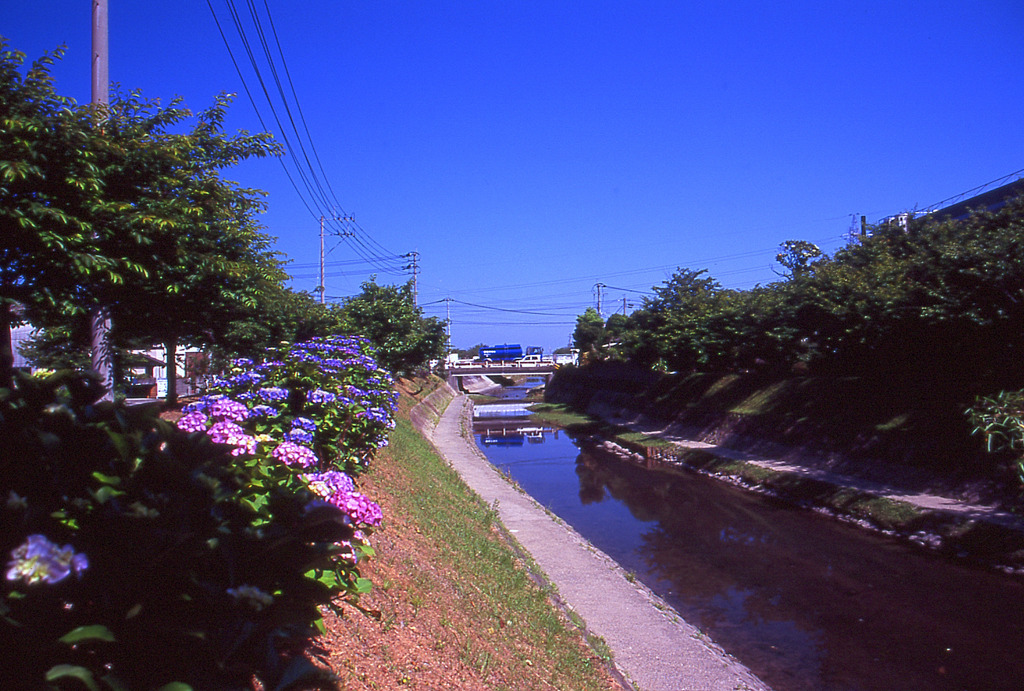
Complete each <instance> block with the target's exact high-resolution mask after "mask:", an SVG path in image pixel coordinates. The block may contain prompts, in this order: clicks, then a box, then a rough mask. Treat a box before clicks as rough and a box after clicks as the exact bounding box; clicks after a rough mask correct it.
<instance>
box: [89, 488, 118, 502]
mask: <svg viewBox="0 0 1024 691" xmlns="http://www.w3.org/2000/svg"><path fill="white" fill-rule="evenodd" d="M122 494H124V492H122V491H121V490H117V489H114V488H113V487H111V486H110V485H104V486H103V487H100V488H99V489H98V490H96V491H95V492H93V493H92V495H93V496H94V497H96V501H98V502H99V503H101V504H105V503H106V502H107V500H108V499H113V498H114V497H119V496H121V495H122Z"/></svg>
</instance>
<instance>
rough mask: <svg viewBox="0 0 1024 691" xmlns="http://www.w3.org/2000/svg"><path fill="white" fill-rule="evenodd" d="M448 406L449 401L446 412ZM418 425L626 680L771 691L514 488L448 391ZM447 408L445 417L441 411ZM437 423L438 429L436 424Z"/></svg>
mask: <svg viewBox="0 0 1024 691" xmlns="http://www.w3.org/2000/svg"><path fill="white" fill-rule="evenodd" d="M445 399H448V400H450V403H449V404H448V405H447V406H444V403H445ZM421 405H423V406H425V407H424V410H422V411H420V412H419V413H416V414H415V415H414V420H418V422H417V424H418V425H419V426H420V429H421V430H422V431H424V432H425V433H426V434H427V436H429V438H430V439H431V440H432V441H433V443H434V445H435V446H436V447H437V449H438V450H439V451H440V453H441V454H442V455H443V456H444V457H445V458H446V459H447V460H448V462H449V463H450V464H451V465H452V467H453V468H454V469H455V470H456V471H457V472H458V473H459V474H460V475H461V476H462V478H463V479H464V481H465V482H466V483H467V484H468V485H469V486H470V487H471V488H472V489H473V490H474V491H476V492H477V493H478V494H479V495H480V497H481V498H482V499H483V500H484V501H485V502H487V503H488V504H490V505H492V506H494V507H495V509H496V511H497V512H498V516H499V518H500V520H501V522H502V524H503V525H504V527H505V529H506V530H507V531H508V533H509V534H510V536H511V537H512V538H513V539H515V540H516V541H517V542H518V543H519V544H520V545H521V547H522V548H523V549H524V550H525V551H526V552H527V553H528V554H529V555H530V556H531V558H532V559H533V561H534V562H535V564H536V565H537V566H538V567H539V568H540V569H541V571H542V572H543V574H544V576H545V577H546V578H547V579H548V580H549V582H550V583H551V584H552V586H553V590H554V596H555V597H556V598H557V599H558V600H560V601H561V604H563V605H564V606H565V607H567V608H568V609H570V610H571V611H573V612H574V613H575V614H577V615H578V616H579V617H580V618H581V619H582V620H583V621H584V622H585V625H586V627H587V629H588V631H589V632H590V633H592V634H595V635H598V636H600V637H601V638H603V639H604V641H605V643H606V644H607V645H608V647H609V648H610V649H611V651H612V654H613V662H614V664H615V666H616V668H617V669H618V670H619V671H620V672H621V674H622V676H623V677H624V678H625V679H627V680H628V681H629V683H631V684H633V685H634V687H635V688H637V689H641V690H642V691H685V690H694V691H697V690H707V691H719V690H721V691H735V690H737V689H747V690H767V688H768V687H767V686H766V685H765V684H764V683H763V682H761V681H760V680H759V679H757V677H755V676H754V675H753V674H752V673H751V672H750V670H748V669H747V668H746V667H744V666H743V665H742V664H740V663H739V662H738V661H736V660H735V659H734V658H732V657H730V656H729V655H727V654H726V653H725V652H724V651H722V650H721V648H719V647H718V646H716V645H715V644H714V643H713V642H712V641H710V640H709V639H708V638H707V637H706V636H704V635H703V634H702V633H701V632H700V631H699V630H697V629H696V628H695V627H693V626H691V625H690V624H688V623H687V622H685V621H683V620H682V619H681V618H680V617H679V615H678V614H677V613H676V612H675V611H674V610H673V609H672V608H671V607H669V606H668V605H667V604H666V603H665V602H664V601H663V600H661V599H660V598H658V597H657V596H655V595H654V594H653V593H651V592H650V591H649V590H648V589H646V588H644V587H643V586H642V585H641V584H639V583H636V582H634V581H633V580H632V579H630V578H628V577H627V574H626V573H625V572H624V571H623V570H622V569H621V568H620V567H619V566H618V565H617V564H616V563H615V562H614V561H613V560H612V559H611V558H609V557H608V556H607V555H605V554H604V553H603V552H601V551H599V550H597V549H596V548H595V547H593V545H591V544H590V543H589V542H587V541H586V540H584V539H583V538H582V537H580V536H579V535H578V534H577V533H576V532H575V531H574V530H572V529H571V528H570V527H569V526H567V525H565V524H564V523H563V522H561V521H559V520H558V519H557V518H556V517H554V516H552V515H551V514H549V513H548V512H546V511H545V510H544V509H543V507H541V506H540V505H538V504H537V502H535V501H534V500H533V499H532V498H530V497H529V496H527V495H526V494H524V493H523V492H521V491H519V490H518V489H516V488H515V487H514V486H512V485H511V484H510V483H509V482H508V480H507V479H506V478H505V477H503V476H502V475H501V474H500V473H498V471H497V470H496V469H495V468H494V467H493V466H492V465H491V464H490V463H489V462H488V461H487V460H486V459H485V458H484V457H483V455H482V453H481V452H480V451H479V450H478V449H477V447H476V445H475V443H474V442H473V440H472V434H471V430H470V424H471V416H472V413H471V410H472V404H471V402H470V401H469V400H468V398H466V397H465V396H457V397H456V396H455V393H454V391H452V390H451V389H450V388H449V387H447V386H445V387H444V388H443V389H439V390H437V391H435V392H434V393H433V394H431V396H429V397H428V398H427V400H426V401H425V402H424V404H421ZM442 407H443V412H441V413H440V415H438V414H437V413H438V411H439V410H441V409H442ZM435 421H436V424H435Z"/></svg>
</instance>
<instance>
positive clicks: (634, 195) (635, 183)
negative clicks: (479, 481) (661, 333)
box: [0, 0, 1024, 349]
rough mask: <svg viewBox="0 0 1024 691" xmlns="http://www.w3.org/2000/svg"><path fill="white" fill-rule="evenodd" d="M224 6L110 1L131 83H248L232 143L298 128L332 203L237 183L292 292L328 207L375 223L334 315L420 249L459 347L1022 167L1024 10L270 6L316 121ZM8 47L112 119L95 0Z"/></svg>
mask: <svg viewBox="0 0 1024 691" xmlns="http://www.w3.org/2000/svg"><path fill="white" fill-rule="evenodd" d="M211 4H212V6H213V10H214V12H211V9H210V6H209V5H208V4H207V2H205V1H201V0H178V1H177V2H174V3H156V2H128V1H126V0H110V50H111V59H110V78H111V80H113V81H116V82H118V83H120V84H121V85H123V86H124V87H126V88H139V89H142V91H143V93H144V94H145V95H147V96H151V97H159V98H161V99H163V100H165V101H166V100H167V99H169V98H171V97H172V96H175V95H181V96H183V97H184V98H185V101H186V103H187V104H188V105H189V106H190V107H192V108H193V109H196V110H198V109H202V108H205V107H207V106H209V105H210V104H211V103H212V100H213V98H214V96H215V95H216V94H217V93H219V92H221V91H227V92H233V93H238V94H239V96H238V99H237V100H236V102H235V105H234V106H233V107H232V109H231V113H230V118H229V122H228V126H229V128H230V129H232V130H234V129H236V128H245V129H249V130H261V129H264V126H263V125H261V122H260V118H262V119H263V122H264V123H265V124H266V127H267V128H268V129H269V130H270V131H272V132H274V133H275V134H276V135H278V136H280V135H281V133H282V130H283V131H284V132H285V134H286V135H287V136H288V137H289V139H290V140H291V141H292V144H293V149H294V150H295V151H297V152H299V154H298V158H297V159H293V160H298V161H300V165H301V161H302V160H303V158H304V156H305V157H306V158H309V159H310V160H311V161H314V162H316V161H318V162H317V163H313V167H314V170H315V172H316V176H317V180H318V181H319V182H320V184H321V186H322V188H323V189H325V190H329V192H328V193H327V194H325V195H322V196H318V195H317V194H316V193H310V192H308V191H306V190H305V189H304V186H303V185H302V184H301V183H300V184H299V185H298V187H299V190H301V192H299V191H296V189H295V186H294V185H293V183H292V182H291V181H290V180H289V177H288V175H286V173H285V170H286V169H289V165H292V164H290V163H289V162H286V163H285V165H284V166H282V164H281V162H279V161H277V160H265V161H257V162H248V163H246V164H243V165H242V166H240V167H239V168H238V169H236V170H235V171H233V172H232V174H231V175H230V176H229V177H232V178H233V179H236V180H238V181H239V182H241V183H242V184H244V185H246V186H251V187H257V188H261V189H264V190H266V191H267V192H269V197H268V202H269V205H270V208H269V211H268V213H267V214H266V215H265V216H264V218H263V219H262V221H263V223H264V225H265V226H266V231H267V233H268V234H270V235H272V236H274V237H276V238H278V243H277V247H278V249H279V250H280V251H281V252H283V253H284V254H285V255H286V256H287V257H288V258H289V259H291V260H292V265H291V266H290V267H289V271H290V273H291V274H292V275H293V276H294V277H295V278H294V283H293V285H294V287H295V288H296V289H300V290H308V291H311V292H312V291H314V290H315V288H316V286H317V285H318V284H319V276H318V271H319V269H318V257H319V216H320V215H321V214H326V215H328V216H330V215H337V216H350V217H354V218H355V224H354V225H353V224H351V223H347V222H338V221H336V222H329V223H328V224H327V225H328V237H327V250H328V253H327V279H326V281H325V283H326V286H327V287H326V295H327V296H328V298H329V299H330V298H335V299H338V298H341V297H344V296H346V295H352V294H355V293H357V292H359V286H360V283H361V282H362V281H364V280H366V279H367V278H368V277H369V276H370V275H373V274H376V275H377V280H378V282H380V283H403V282H404V281H405V280H407V279H408V278H409V276H408V271H407V270H404V269H403V267H405V266H408V265H409V264H410V262H411V260H410V259H408V258H404V259H403V258H401V255H405V254H408V253H410V252H418V259H417V265H418V268H419V275H418V299H419V303H420V304H421V305H422V306H423V307H424V310H425V312H426V313H427V314H430V315H436V316H439V317H442V318H444V317H445V316H446V315H447V314H448V313H449V312H448V310H449V309H450V314H451V318H452V327H451V330H452V342H453V345H455V346H456V347H469V346H471V345H474V344H477V343H481V342H483V343H488V344H494V343H505V342H509V343H523V344H533V345H543V346H545V347H546V348H547V349H552V348H555V347H559V346H563V345H567V344H568V342H569V340H570V337H571V333H572V329H573V325H574V323H575V317H576V315H578V314H580V313H582V312H583V310H585V309H586V308H587V307H589V306H596V300H597V295H596V292H597V291H596V290H595V286H596V285H597V284H604V285H605V286H607V287H606V288H604V289H602V291H601V294H602V298H603V307H604V313H605V316H608V315H609V314H610V313H611V312H612V311H622V310H623V308H625V309H626V310H627V311H629V310H631V309H632V307H633V305H637V304H639V303H640V301H641V300H642V298H643V294H644V293H649V292H650V289H651V287H652V286H654V285H659V284H661V283H662V282H664V281H665V280H666V279H667V278H668V277H669V276H670V275H671V274H672V273H673V272H674V271H675V270H676V268H677V267H688V268H691V269H707V270H708V271H709V273H710V275H711V276H713V277H714V278H716V279H718V280H719V281H720V282H721V283H722V284H723V285H725V286H726V287H731V288H749V287H752V286H754V285H756V284H758V283H761V284H764V283H769V282H771V281H773V280H776V279H777V278H778V277H777V275H776V274H775V273H774V272H773V268H774V269H777V268H778V266H777V265H776V264H775V262H774V257H775V254H776V253H777V248H778V246H779V244H780V243H781V242H783V241H785V240H790V239H800V240H810V241H811V242H814V243H816V244H818V245H819V246H820V247H821V248H822V249H823V250H825V251H826V252H828V253H831V252H833V251H835V250H836V249H837V248H839V247H841V246H842V245H843V244H844V243H845V241H846V236H847V234H848V232H849V230H850V227H851V222H852V220H853V219H854V218H857V219H859V217H860V216H861V215H864V216H867V218H868V220H869V221H877V220H878V219H879V218H881V217H884V216H887V215H889V214H893V213H898V212H900V211H905V210H910V209H923V208H927V207H929V206H931V205H933V204H935V203H936V202H940V201H943V200H946V199H949V198H951V197H955V196H956V195H959V194H961V193H963V192H966V191H968V190H971V189H973V188H976V187H978V186H981V185H984V184H985V183H989V182H992V181H995V180H1000V179H1002V178H1004V176H1008V175H1010V174H1012V173H1016V172H1017V171H1020V170H1022V169H1024V141H1022V135H1021V123H1022V122H1024V119H1022V115H1024V70H1021V69H1020V65H1022V64H1024V39H1022V37H1024V4H1022V3H1020V2H1019V1H1017V0H1006V1H995V0H992V1H979V2H973V3H965V2H939V1H934V0H933V1H927V2H919V1H916V0H908V1H906V2H891V1H888V0H886V1H881V2H874V1H872V2H848V3H828V2H821V1H820V0H817V1H814V2H802V1H801V2H787V1H784V0H783V1H780V2H771V3H769V2H731V3H726V2H683V1H679V2H637V1H616V2H610V1H601V0H591V1H588V2H580V1H578V0H577V1H575V2H570V1H568V0H566V1H556V0H548V1H545V2H530V1H528V0H523V1H519V2H512V1H508V0H506V1H500V2H499V1H497V0H495V1H488V0H472V1H469V0H467V1H465V2H452V1H446V0H437V1H434V2H429V3H428V2H412V1H409V0H405V1H397V0H395V1H385V0H378V1H377V2H366V1H365V0H364V1H361V2H355V1H349V0H331V1H329V2H327V1H319V0H306V1H305V2H302V3H294V2H281V1H280V0H265V2H264V1H261V0H254V2H253V6H254V7H256V9H257V11H258V16H259V18H260V22H261V24H262V26H263V28H264V31H265V34H266V35H268V41H269V43H270V46H271V51H270V52H271V55H272V56H273V58H274V60H275V65H276V66H277V69H278V74H279V75H280V76H281V78H282V83H283V84H284V87H283V88H284V92H285V94H286V95H287V97H288V101H287V102H288V104H289V107H290V109H291V113H292V115H293V118H294V119H295V120H296V122H297V123H298V124H297V127H296V128H295V129H294V130H291V129H289V127H290V125H289V124H288V120H287V118H285V117H283V116H282V120H283V122H284V123H285V124H284V126H283V127H281V128H279V127H278V126H277V124H276V123H275V121H274V117H273V112H274V110H272V109H271V107H270V105H268V102H267V101H266V100H265V99H264V97H263V95H262V91H261V90H260V86H259V81H258V79H257V77H256V71H255V70H254V68H253V67H252V66H251V65H250V64H249V62H248V58H247V56H246V52H245V50H244V47H243V44H242V42H241V40H240V38H239V36H238V32H237V30H236V29H235V28H234V25H233V24H232V23H231V17H230V13H229V8H228V5H227V4H226V2H225V0H211ZM235 7H236V8H237V10H238V12H239V13H240V15H243V16H242V20H243V27H244V29H245V33H246V36H247V37H248V38H249V41H250V45H251V46H252V47H253V48H255V49H256V50H257V65H258V67H259V69H260V72H261V74H263V75H264V77H265V79H267V80H268V87H269V88H270V89H271V92H272V93H274V86H273V84H272V83H270V81H271V80H270V75H271V71H270V67H269V63H268V62H267V61H266V59H265V58H264V57H263V55H262V52H261V51H262V49H261V48H259V46H258V39H257V34H256V30H255V28H254V24H253V22H252V20H251V19H250V18H249V9H248V6H247V5H246V4H245V3H241V2H236V3H235ZM215 15H216V17H217V18H218V19H219V20H220V22H221V24H222V27H223V29H224V31H225V33H226V35H227V36H228V43H229V44H230V46H231V50H230V52H229V50H228V48H227V47H226V46H225V42H224V40H223V39H222V37H221V34H220V32H219V30H218V27H217V23H216V22H215V21H214V16H215ZM271 19H272V22H273V24H272V26H273V29H274V31H276V41H275V40H274V36H273V34H271V33H270V27H271V24H270V20H271ZM0 35H3V36H5V37H6V38H7V39H8V40H9V41H10V43H11V45H12V47H13V48H15V49H17V50H20V51H23V52H25V53H27V54H28V57H29V58H30V59H31V58H34V57H37V56H39V55H40V54H41V53H42V52H43V51H45V50H52V49H53V48H55V47H57V46H58V45H60V44H66V45H67V46H68V53H67V56H66V58H65V59H64V61H63V62H62V63H61V64H60V65H59V66H58V67H57V68H56V69H55V70H54V73H55V75H56V77H57V85H58V89H59V90H60V91H61V92H62V93H63V94H65V95H68V96H72V97H74V98H76V99H77V100H79V101H82V102H84V101H88V99H89V83H90V82H89V50H90V3H89V2H85V1H84V0H75V1H72V0H37V1H36V2H32V3H27V2H5V3H3V6H2V7H0ZM278 46H279V47H278ZM232 55H234V57H235V59H236V60H237V61H239V64H240V66H241V68H242V69H241V71H242V78H240V77H239V74H238V72H237V71H236V69H235V67H234V65H233V63H232ZM282 56H283V62H282V61H281V60H282ZM284 67H287V75H290V77H291V83H290V84H289V83H288V82H287V80H286V76H287V75H285V73H284V69H283V68H284ZM243 78H244V79H243ZM246 87H248V88H249V89H250V90H251V92H252V94H253V98H254V100H255V103H256V108H255V109H254V107H253V105H252V103H251V102H250V99H249V97H248V96H247V95H246V92H245V89H246ZM292 89H294V95H293V94H292ZM273 103H274V104H275V105H274V108H275V109H276V111H277V112H278V113H284V109H283V102H282V100H281V99H280V97H279V96H276V95H275V96H273ZM300 111H301V117H299V113H300ZM307 129H308V132H309V136H308V138H307V137H306V135H305V132H306V131H307ZM296 131H298V134H296ZM299 142H303V147H304V149H305V155H304V156H303V154H302V152H301V151H300V148H299V146H298V143H299ZM290 170H292V171H293V172H292V177H293V178H297V173H296V172H295V171H296V170H297V169H295V168H294V167H293V168H291V169H290ZM1010 179H1013V178H1009V179H1006V180H1004V181H1005V182H1009V181H1010ZM328 186H329V187H328ZM342 231H346V232H352V233H355V235H354V236H353V237H352V238H341V237H339V236H337V235H335V234H334V233H337V232H342ZM367 258H370V259H372V261H371V262H367V261H366V260H367ZM449 298H450V300H451V301H450V302H445V300H446V299H449Z"/></svg>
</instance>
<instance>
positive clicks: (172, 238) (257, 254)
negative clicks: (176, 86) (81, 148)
mask: <svg viewBox="0 0 1024 691" xmlns="http://www.w3.org/2000/svg"><path fill="white" fill-rule="evenodd" d="M229 103H230V99H229V98H228V97H227V96H225V95H221V96H220V97H218V98H217V100H216V101H215V103H214V105H213V106H211V107H210V108H208V109H207V110H205V111H203V112H201V113H199V115H198V116H197V117H196V119H195V123H194V125H193V126H192V128H191V130H189V131H188V132H185V133H177V132H169V131H168V128H169V127H170V126H172V125H179V126H180V124H181V122H182V121H184V120H185V119H187V118H188V117H190V116H191V113H190V112H189V111H188V110H187V109H185V108H184V107H182V105H181V103H180V101H179V100H175V101H172V103H171V104H170V105H169V106H168V107H166V108H165V107H161V106H160V105H159V104H158V103H157V102H155V101H152V100H144V99H142V98H141V96H140V95H139V94H138V93H137V92H130V93H127V94H121V95H119V96H118V97H117V98H116V99H115V100H114V102H113V104H112V106H111V109H110V113H109V117H108V120H107V126H106V128H105V132H104V136H105V137H106V138H107V139H108V141H109V142H110V147H109V152H110V153H109V155H108V156H107V157H106V158H105V159H104V161H103V163H104V167H103V179H104V181H105V183H106V191H107V194H108V195H109V196H111V197H114V198H115V199H116V201H117V202H118V203H119V204H121V205H126V206H130V207H131V209H132V213H130V214H123V215H120V216H118V217H117V218H111V219H108V223H109V224H110V225H111V226H112V227H113V228H114V229H115V231H116V234H117V235H120V236H126V235H128V236H130V235H131V233H132V229H133V228H135V227H138V228H139V232H140V233H141V234H142V236H143V238H144V242H141V243H138V244H135V245H131V244H130V245H129V246H128V247H127V248H126V249H125V251H126V252H137V253H138V254H137V256H133V259H134V260H135V261H136V262H137V263H138V264H139V265H140V266H144V267H145V268H146V274H145V275H144V276H134V277H131V278H130V279H129V280H127V281H125V282H123V283H120V284H116V285H109V286H105V288H106V289H105V290H104V291H103V292H102V296H103V297H102V300H103V302H104V304H107V305H109V306H110V311H111V316H112V317H113V319H114V324H115V326H114V330H115V331H116V332H117V335H118V337H119V338H120V339H121V340H122V341H123V340H128V339H142V340H148V341H149V342H150V343H161V344H163V345H164V346H165V349H166V351H167V353H168V359H171V358H173V354H174V353H175V352H176V351H177V347H178V345H179V343H182V342H184V343H185V344H187V345H214V344H216V343H218V342H220V341H223V340H224V338H225V334H226V333H227V332H228V330H229V328H230V325H231V323H232V322H233V321H234V320H235V319H237V318H241V317H243V316H245V315H246V314H247V312H249V311H252V310H256V309H258V305H259V303H260V298H261V296H262V295H264V294H265V293H266V292H267V291H270V290H277V289H280V287H281V286H282V285H283V281H284V279H285V276H286V275H285V273H284V272H283V270H282V269H281V267H280V262H279V261H278V260H277V258H276V256H275V254H274V253H272V252H271V250H270V246H271V243H272V239H271V238H269V237H267V236H266V235H264V234H262V233H261V232H260V228H259V226H258V225H257V224H256V221H255V217H256V215H257V214H258V213H260V212H261V211H262V210H263V207H264V205H263V202H262V201H261V197H262V193H261V192H259V191H257V190H250V189H242V188H239V187H238V186H237V185H236V184H235V183H232V182H230V181H227V180H224V179H223V178H222V177H221V174H220V171H221V170H223V169H224V168H227V167H230V166H232V165H234V164H236V163H237V162H239V161H240V160H243V159H246V158H251V157H261V156H267V155H271V154H274V153H277V152H279V148H278V147H277V146H276V145H274V143H273V142H272V140H271V138H270V135H267V134H257V135H250V134H248V133H247V132H239V133H236V134H234V135H226V134H225V133H224V132H223V131H222V125H223V121H224V117H225V113H226V110H227V107H228V105H229ZM167 372H168V387H167V389H168V391H167V397H168V401H173V400H174V399H175V397H176V390H175V389H176V387H175V384H176V382H175V377H174V373H175V369H174V366H173V362H168V367H167Z"/></svg>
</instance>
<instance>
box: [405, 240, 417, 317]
mask: <svg viewBox="0 0 1024 691" xmlns="http://www.w3.org/2000/svg"><path fill="white" fill-rule="evenodd" d="M402 256H403V257H405V258H406V259H409V258H411V259H412V261H411V262H409V263H408V264H407V265H406V266H404V267H403V268H404V269H405V270H406V271H408V270H409V269H412V304H413V305H415V304H416V303H417V299H418V297H417V296H418V293H419V279H418V276H419V274H420V265H419V261H420V253H419V252H409V254H403V255H402Z"/></svg>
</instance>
